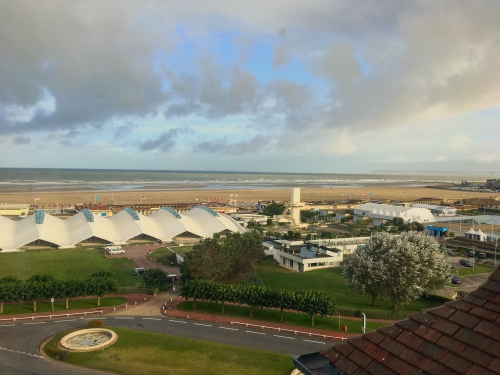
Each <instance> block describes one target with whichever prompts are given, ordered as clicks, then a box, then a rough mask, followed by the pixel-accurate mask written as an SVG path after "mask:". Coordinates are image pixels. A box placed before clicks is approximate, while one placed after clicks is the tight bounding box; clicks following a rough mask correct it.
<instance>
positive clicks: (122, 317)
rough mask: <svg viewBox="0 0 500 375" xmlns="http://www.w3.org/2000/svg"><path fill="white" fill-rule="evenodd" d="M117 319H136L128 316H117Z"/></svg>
mask: <svg viewBox="0 0 500 375" xmlns="http://www.w3.org/2000/svg"><path fill="white" fill-rule="evenodd" d="M115 319H134V318H129V317H126V316H115Z"/></svg>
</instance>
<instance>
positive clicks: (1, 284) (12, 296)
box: [0, 276, 21, 314]
mask: <svg viewBox="0 0 500 375" xmlns="http://www.w3.org/2000/svg"><path fill="white" fill-rule="evenodd" d="M20 283H21V281H20V280H18V279H17V278H15V277H14V276H6V277H3V278H1V279H0V314H3V304H4V302H14V301H18V300H20V299H21V298H19V290H20V288H19V286H20Z"/></svg>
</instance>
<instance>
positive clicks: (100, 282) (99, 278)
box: [86, 271, 118, 306]
mask: <svg viewBox="0 0 500 375" xmlns="http://www.w3.org/2000/svg"><path fill="white" fill-rule="evenodd" d="M112 275H113V274H112V273H111V272H108V271H99V272H96V273H94V274H93V275H92V276H90V278H88V279H87V281H86V284H87V287H86V291H87V293H88V295H91V296H96V297H97V306H101V298H102V297H103V296H104V295H105V294H109V293H116V291H117V290H118V284H117V282H116V280H115V279H114V278H112V277H110V276H112Z"/></svg>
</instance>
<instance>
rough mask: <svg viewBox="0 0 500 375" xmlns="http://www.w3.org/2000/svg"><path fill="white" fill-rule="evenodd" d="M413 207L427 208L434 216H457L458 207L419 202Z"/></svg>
mask: <svg viewBox="0 0 500 375" xmlns="http://www.w3.org/2000/svg"><path fill="white" fill-rule="evenodd" d="M412 207H417V208H427V209H428V210H431V213H432V214H433V215H434V216H457V209H456V208H455V207H449V206H437V205H434V204H423V203H417V204H414V205H413V206H412Z"/></svg>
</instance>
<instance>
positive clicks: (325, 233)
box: [321, 231, 333, 239]
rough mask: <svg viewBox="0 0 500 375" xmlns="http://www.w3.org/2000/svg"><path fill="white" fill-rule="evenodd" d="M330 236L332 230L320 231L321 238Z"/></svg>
mask: <svg viewBox="0 0 500 375" xmlns="http://www.w3.org/2000/svg"><path fill="white" fill-rule="evenodd" d="M332 237H333V236H332V232H329V231H325V232H323V233H321V238H323V239H330V238H332Z"/></svg>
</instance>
